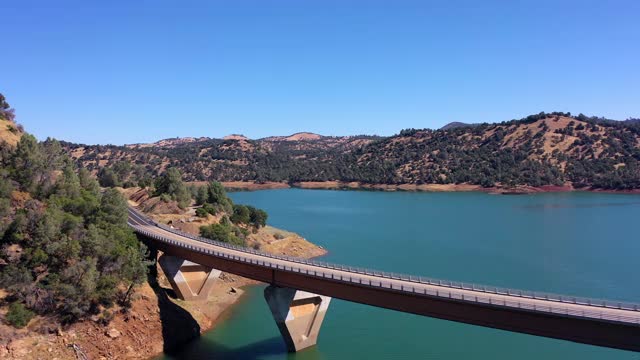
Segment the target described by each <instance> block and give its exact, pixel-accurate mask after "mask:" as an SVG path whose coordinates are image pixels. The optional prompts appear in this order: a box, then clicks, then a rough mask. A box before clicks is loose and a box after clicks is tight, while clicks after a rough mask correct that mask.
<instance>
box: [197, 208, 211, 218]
mask: <svg viewBox="0 0 640 360" xmlns="http://www.w3.org/2000/svg"><path fill="white" fill-rule="evenodd" d="M207 215H209V212H208V211H207V210H205V209H204V208H197V209H196V216H197V217H201V218H206V217H207Z"/></svg>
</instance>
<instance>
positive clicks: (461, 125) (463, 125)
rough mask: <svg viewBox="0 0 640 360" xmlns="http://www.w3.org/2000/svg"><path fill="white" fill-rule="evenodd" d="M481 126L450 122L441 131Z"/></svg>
mask: <svg viewBox="0 0 640 360" xmlns="http://www.w3.org/2000/svg"><path fill="white" fill-rule="evenodd" d="M478 125H480V124H468V123H463V122H459V121H454V122H450V123H448V124H447V125H445V126H443V127H441V128H440V130H449V129H455V128H461V127H473V126H478Z"/></svg>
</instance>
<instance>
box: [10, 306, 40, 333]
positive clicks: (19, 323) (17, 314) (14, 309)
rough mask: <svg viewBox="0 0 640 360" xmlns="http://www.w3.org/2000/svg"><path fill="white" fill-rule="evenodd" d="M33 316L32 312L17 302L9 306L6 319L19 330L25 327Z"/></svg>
mask: <svg viewBox="0 0 640 360" xmlns="http://www.w3.org/2000/svg"><path fill="white" fill-rule="evenodd" d="M33 316H34V313H33V311H31V310H29V309H27V308H26V307H25V306H24V305H23V304H21V303H19V302H14V303H13V304H11V305H10V306H9V312H7V316H6V318H7V322H8V323H9V324H11V325H12V326H14V327H16V328H18V329H20V328H23V327H25V326H27V324H28V323H29V321H30V320H31V319H32V318H33Z"/></svg>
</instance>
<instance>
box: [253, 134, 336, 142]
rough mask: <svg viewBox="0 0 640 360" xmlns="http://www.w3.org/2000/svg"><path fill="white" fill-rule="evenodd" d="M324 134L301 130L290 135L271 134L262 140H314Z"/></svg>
mask: <svg viewBox="0 0 640 360" xmlns="http://www.w3.org/2000/svg"><path fill="white" fill-rule="evenodd" d="M323 137H324V136H322V135H318V134H314V133H310V132H299V133H295V134H293V135H289V136H271V137H267V138H264V139H261V140H264V141H313V140H320V139H322V138H323Z"/></svg>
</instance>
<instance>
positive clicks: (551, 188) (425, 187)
mask: <svg viewBox="0 0 640 360" xmlns="http://www.w3.org/2000/svg"><path fill="white" fill-rule="evenodd" d="M221 184H222V185H223V186H224V187H225V189H227V190H228V191H230V192H233V191H259V190H275V189H309V190H365V191H388V192H394V191H404V192H483V193H488V194H497V195H521V194H522V195H525V194H536V193H568V192H588V193H606V194H640V189H625V190H614V189H599V188H575V187H573V186H572V185H571V184H565V185H543V186H538V187H535V186H528V185H519V186H516V187H513V188H507V187H502V186H493V187H482V186H480V185H473V184H419V185H418V184H363V183H360V182H342V181H303V182H294V183H285V182H265V183H256V182H254V181H223V182H221Z"/></svg>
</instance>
